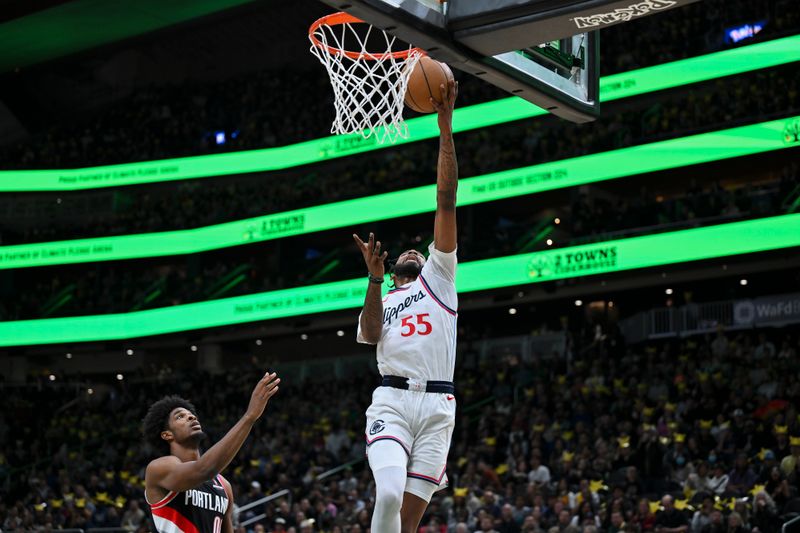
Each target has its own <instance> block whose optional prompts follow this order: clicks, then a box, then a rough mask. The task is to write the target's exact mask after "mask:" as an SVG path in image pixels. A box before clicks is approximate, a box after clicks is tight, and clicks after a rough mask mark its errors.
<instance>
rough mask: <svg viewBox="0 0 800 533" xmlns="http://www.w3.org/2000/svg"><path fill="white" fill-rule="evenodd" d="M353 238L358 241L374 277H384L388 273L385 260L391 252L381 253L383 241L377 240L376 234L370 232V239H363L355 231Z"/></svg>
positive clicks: (368, 268) (365, 261)
mask: <svg viewBox="0 0 800 533" xmlns="http://www.w3.org/2000/svg"><path fill="white" fill-rule="evenodd" d="M353 240H354V241H356V244H357V245H358V249H359V250H361V255H363V256H364V263H366V264H367V270H369V273H370V274H372V276H373V277H376V278H382V277H383V276H384V274H385V273H386V269H385V268H384V266H383V262H384V261H386V258H387V257H388V255H389V252H383V253H381V241H378V242H375V234H373V233H370V234H369V241H368V242H366V243H365V242H364V241H362V240H361V239H360V238H359V236H358V235H356V234H355V233H353Z"/></svg>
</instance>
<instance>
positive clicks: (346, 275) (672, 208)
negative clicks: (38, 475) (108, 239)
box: [0, 162, 800, 320]
mask: <svg viewBox="0 0 800 533" xmlns="http://www.w3.org/2000/svg"><path fill="white" fill-rule="evenodd" d="M754 182H757V183H758V184H757V185H755V184H754ZM699 183H700V182H697V181H693V182H691V184H690V185H689V186H688V187H687V190H686V191H685V193H683V194H678V195H676V196H674V197H661V196H659V195H656V194H654V193H652V192H650V191H649V190H648V189H647V188H643V189H642V190H641V191H640V192H639V194H638V195H636V196H633V197H624V196H620V197H616V198H617V199H616V200H613V198H615V197H614V196H608V195H605V196H604V195H602V194H586V193H580V194H577V193H576V194H575V195H574V202H573V203H572V205H568V204H567V205H562V206H557V205H553V206H550V209H548V210H546V211H544V212H540V211H539V210H530V209H523V208H520V209H515V210H513V212H512V210H511V209H510V208H509V207H508V206H506V208H504V209H499V210H493V211H491V212H489V210H487V209H480V208H481V207H482V206H478V207H466V208H465V212H464V213H463V214H462V216H461V219H462V220H463V221H464V222H462V224H461V225H460V236H459V258H460V260H461V261H465V262H466V261H473V260H480V259H488V258H492V257H501V256H506V255H513V254H516V253H521V252H523V251H534V250H541V249H549V248H559V247H565V246H571V245H575V244H582V243H586V242H599V241H605V240H612V239H618V238H626V237H632V236H635V235H643V234H649V233H653V232H661V231H677V230H680V229H687V228H692V227H698V226H705V225H710V224H721V223H727V222H733V221H737V220H745V219H751V218H759V217H766V216H773V215H779V214H781V213H783V212H785V211H784V209H785V203H786V199H787V198H790V196H791V192H792V191H795V194H798V193H797V188H798V187H800V167H799V166H798V165H797V164H796V163H792V162H788V163H787V164H786V166H784V167H783V174H782V175H781V176H780V177H778V176H775V179H772V180H769V179H761V178H759V179H755V178H754V177H753V176H749V175H748V176H747V179H746V180H745V181H744V182H740V183H739V184H738V185H729V186H728V187H727V188H726V187H722V186H721V185H720V184H719V182H712V183H710V184H709V185H707V186H705V187H701V186H700V184H699ZM555 217H559V222H560V224H558V225H555V224H553V222H552V221H553V219H554V218H555ZM543 223H545V224H548V223H549V224H550V225H551V227H552V230H553V231H552V233H550V234H549V238H551V239H552V245H548V244H547V243H546V242H545V238H540V239H539V240H538V241H536V242H533V243H531V241H532V240H533V239H534V236H535V235H537V234H538V233H539V231H540V230H541V228H542V224H543ZM369 229H370V230H371V231H379V235H380V238H381V239H382V241H383V242H384V243H387V244H389V243H390V244H389V247H390V248H389V249H390V251H392V253H393V254H394V253H395V252H396V251H397V250H403V249H408V248H417V249H420V250H423V251H424V249H425V246H426V245H427V243H428V242H430V241H431V240H432V238H433V235H432V229H433V228H432V227H431V226H430V223H429V221H428V220H427V219H424V220H420V221H418V222H417V223H416V225H414V224H401V225H397V224H389V223H384V224H381V225H380V226H379V227H378V226H376V225H370V226H369ZM323 269H324V274H322V273H321V272H322V271H323ZM361 274H363V272H362V261H361V258H360V255H359V254H358V252H357V250H356V249H355V247H353V246H350V244H349V237H347V234H343V235H342V239H338V240H337V239H332V238H328V239H319V238H315V239H313V240H311V241H309V240H307V239H303V238H293V239H285V240H281V241H268V242H265V243H262V244H255V245H250V246H247V247H243V248H233V249H228V250H221V251H218V252H213V253H208V254H204V255H202V256H198V257H186V256H177V257H168V258H157V259H151V260H147V261H136V262H126V263H125V264H124V267H120V266H119V264H118V263H116V262H109V263H96V264H94V265H92V268H88V269H87V268H86V267H85V265H74V266H58V267H50V268H47V269H45V270H41V269H20V270H15V271H10V272H7V273H6V274H5V276H6V277H7V278H8V279H9V280H10V281H9V285H8V288H7V289H5V291H6V294H7V297H4V298H1V299H0V320H23V319H35V318H45V317H58V316H75V315H92V314H105V313H119V312H128V311H134V310H140V309H145V308H158V307H166V306H171V305H178V304H186V303H191V302H198V301H207V300H211V299H216V298H222V297H231V296H239V295H245V294H254V293H258V292H264V291H270V290H276V289H281V288H290V287H299V286H304V285H310V284H315V283H323V282H327V281H337V280H342V279H351V278H355V277H358V276H360V275H361ZM237 277H238V281H236V283H234V284H233V285H228V283H229V282H232V281H234V278H237ZM226 285H227V289H226V290H224V291H218V289H220V288H221V287H224V286H226ZM0 294H2V292H0ZM57 302H60V305H59V306H58V307H54V304H56V303H57Z"/></svg>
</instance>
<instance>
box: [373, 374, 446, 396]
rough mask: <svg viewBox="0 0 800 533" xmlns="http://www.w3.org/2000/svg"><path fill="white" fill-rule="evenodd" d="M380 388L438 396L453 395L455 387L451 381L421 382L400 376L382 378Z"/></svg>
mask: <svg viewBox="0 0 800 533" xmlns="http://www.w3.org/2000/svg"><path fill="white" fill-rule="evenodd" d="M381 386H382V387H392V388H394V389H403V390H410V391H415V392H435V393H440V394H455V392H456V386H455V385H454V384H453V382H452V381H423V380H418V379H412V378H404V377H400V376H383V382H382V383H381Z"/></svg>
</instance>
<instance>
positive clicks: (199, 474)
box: [145, 373, 281, 492]
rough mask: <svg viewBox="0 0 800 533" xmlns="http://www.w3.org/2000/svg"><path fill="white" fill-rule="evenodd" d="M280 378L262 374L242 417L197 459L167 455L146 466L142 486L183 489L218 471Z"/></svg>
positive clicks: (242, 439)
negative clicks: (185, 459)
mask: <svg viewBox="0 0 800 533" xmlns="http://www.w3.org/2000/svg"><path fill="white" fill-rule="evenodd" d="M280 381H281V380H280V378H278V377H277V376H276V374H275V373H272V374H270V373H267V374H265V375H264V377H263V378H261V380H259V382H258V384H257V385H256V387H255V389H254V390H253V394H252V395H251V397H250V404H249V405H248V407H247V411H246V412H245V414H244V416H242V418H241V419H239V421H238V422H237V423H236V424H235V425H234V426H233V427H232V428H231V429H230V431H228V433H227V434H226V435H225V436H224V437H222V439H221V440H220V441H219V442H217V443H216V444H215V445H214V446H212V447H211V448H210V449H209V450H208V451H207V452H206V453H204V454H203V455H202V456H200V458H199V459H198V460H196V461H187V462H181V460H180V459H179V458H178V457H176V456H175V455H168V456H165V457H160V458H158V459H156V460H154V461H153V462H151V463H150V464H149V465H147V470H146V471H145V488H155V487H158V488H160V489H163V490H167V491H174V492H182V491H185V490H189V489H192V488H194V487H196V486H197V485H199V484H201V483H203V482H204V481H206V480H209V479H211V478H212V477H214V476H215V475H217V474H219V473H220V472H221V471H222V470H223V469H224V468H225V467H226V466H228V464H229V463H230V462H231V460H233V458H234V457H235V456H236V454H237V453H238V452H239V449H240V448H241V447H242V444H244V441H245V439H247V436H248V435H249V434H250V430H251V429H252V428H253V424H255V423H256V421H257V420H258V419H259V418H261V415H262V414H263V413H264V408H266V406H267V402H269V399H270V398H272V397H273V396H274V395H275V394H276V393H277V392H278V384H279V383H280ZM191 417H194V415H191ZM164 433H166V434H168V435H167V438H172V436H171V432H170V431H165V432H164ZM162 438H163V437H162Z"/></svg>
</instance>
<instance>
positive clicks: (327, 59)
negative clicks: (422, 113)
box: [308, 13, 422, 144]
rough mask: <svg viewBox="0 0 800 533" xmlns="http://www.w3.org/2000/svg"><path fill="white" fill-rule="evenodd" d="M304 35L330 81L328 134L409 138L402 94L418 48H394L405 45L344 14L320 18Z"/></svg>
mask: <svg viewBox="0 0 800 533" xmlns="http://www.w3.org/2000/svg"><path fill="white" fill-rule="evenodd" d="M326 19H328V20H326ZM308 36H309V39H310V40H311V53H313V54H314V55H315V56H316V57H317V58H318V59H319V60H320V62H321V63H322V64H323V65H325V68H326V69H327V71H328V75H329V76H330V79H331V85H332V86H333V95H334V105H335V107H336V118H335V119H334V121H333V124H332V126H331V133H334V134H342V133H359V134H361V135H362V136H363V137H364V138H365V139H368V138H369V137H371V136H375V138H376V140H377V142H378V143H380V144H383V143H384V142H386V141H387V140H388V141H389V142H391V143H394V142H396V141H397V139H398V138H400V137H402V138H406V137H408V126H406V123H405V122H404V121H403V98H404V96H405V94H406V87H407V85H408V78H409V76H410V74H411V71H412V70H413V69H414V66H415V65H416V64H417V61H419V58H420V57H422V52H421V51H420V50H419V49H417V48H413V47H411V46H405V47H404V48H401V49H400V50H396V49H395V47H398V48H399V47H400V46H404V45H401V44H400V43H399V41H397V38H396V37H394V36H392V35H389V34H388V33H386V32H384V31H383V30H381V29H379V28H375V27H374V26H372V25H370V24H367V23H365V22H362V21H360V20H358V19H356V18H355V17H352V16H350V15H346V14H344V13H339V14H336V15H333V16H329V17H324V18H323V19H320V20H319V21H317V22H316V23H315V24H314V25H313V26H312V27H311V30H310V31H309V35H308ZM367 46H369V47H370V48H371V49H372V50H373V51H372V52H369V51H368V50H367ZM379 48H383V50H382V51H380V52H376V51H375V50H376V49H379Z"/></svg>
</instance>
